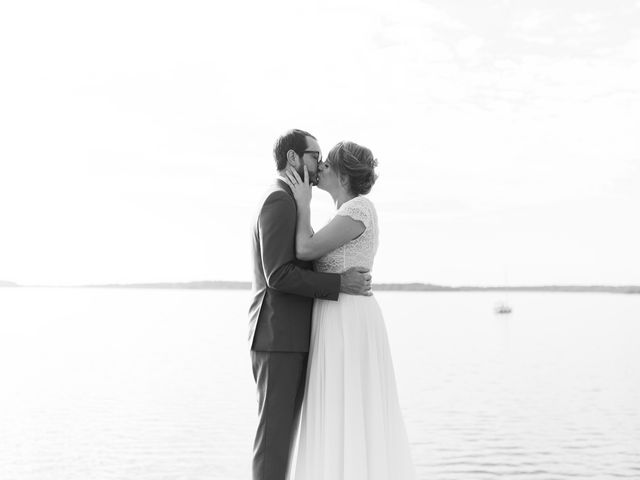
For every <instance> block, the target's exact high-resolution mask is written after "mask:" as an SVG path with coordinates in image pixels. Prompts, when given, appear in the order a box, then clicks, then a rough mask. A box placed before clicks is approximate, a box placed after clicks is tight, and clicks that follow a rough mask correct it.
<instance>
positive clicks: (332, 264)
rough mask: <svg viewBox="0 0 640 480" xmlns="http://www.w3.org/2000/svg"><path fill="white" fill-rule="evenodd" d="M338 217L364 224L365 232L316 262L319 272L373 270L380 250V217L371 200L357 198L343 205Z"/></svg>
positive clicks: (337, 213) (361, 197)
mask: <svg viewBox="0 0 640 480" xmlns="http://www.w3.org/2000/svg"><path fill="white" fill-rule="evenodd" d="M336 215H345V216H348V217H351V218H353V219H354V220H358V221H361V222H362V223H363V224H364V227H365V229H364V232H362V234H361V235H360V236H359V237H358V238H355V239H353V240H351V241H350V242H347V243H345V244H344V245H342V246H340V247H338V248H336V249H335V250H333V251H331V252H329V253H327V254H326V255H324V256H322V257H320V258H319V259H317V260H316V261H315V262H314V266H315V270H316V271H318V272H329V273H342V272H344V271H345V270H348V269H349V268H351V267H365V268H368V269H369V270H371V269H372V268H373V259H374V257H375V255H376V251H377V250H378V216H377V214H376V210H375V207H374V206H373V203H372V202H371V200H369V199H368V198H366V197H363V196H357V197H355V198H352V199H351V200H348V201H346V202H344V203H343V204H342V206H341V207H340V208H339V209H338V211H337V212H336Z"/></svg>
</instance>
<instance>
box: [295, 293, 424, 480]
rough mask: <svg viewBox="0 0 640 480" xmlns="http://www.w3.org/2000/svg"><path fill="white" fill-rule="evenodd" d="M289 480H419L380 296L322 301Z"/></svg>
mask: <svg viewBox="0 0 640 480" xmlns="http://www.w3.org/2000/svg"><path fill="white" fill-rule="evenodd" d="M289 479H294V480H405V479H407V480H414V479H415V469H414V466H413V463H412V461H411V455H410V451H409V442H408V439H407V433H406V430H405V426H404V421H403V419H402V414H401V412H400V405H399V402H398V393H397V390H396V380H395V374H394V371H393V364H392V360H391V352H390V350H389V340H388V338H387V331H386V327H385V324H384V319H383V318H382V312H381V311H380V307H379V306H378V302H377V301H376V299H375V297H374V296H370V297H364V296H356V295H345V294H340V298H339V300H338V301H337V302H333V301H329V300H316V301H315V303H314V308H313V323H312V330H311V345H310V349H309V365H308V369H307V380H306V390H305V397H304V400H303V404H302V413H301V419H300V427H299V435H298V439H297V444H296V447H295V448H294V450H293V453H292V460H291V466H290V469H289Z"/></svg>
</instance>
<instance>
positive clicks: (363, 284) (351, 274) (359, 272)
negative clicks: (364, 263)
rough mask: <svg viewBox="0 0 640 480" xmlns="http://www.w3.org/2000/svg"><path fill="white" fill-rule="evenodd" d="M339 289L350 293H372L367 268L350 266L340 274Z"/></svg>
mask: <svg viewBox="0 0 640 480" xmlns="http://www.w3.org/2000/svg"><path fill="white" fill-rule="evenodd" d="M340 291H341V292H342V293H348V294H350V295H366V296H369V295H373V293H371V274H370V273H369V269H367V268H362V267H352V268H350V269H349V270H347V271H346V272H344V273H341V274H340Z"/></svg>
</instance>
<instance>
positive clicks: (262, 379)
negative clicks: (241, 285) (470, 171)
mask: <svg viewBox="0 0 640 480" xmlns="http://www.w3.org/2000/svg"><path fill="white" fill-rule="evenodd" d="M273 156H274V158H275V161H276V166H277V170H278V177H279V178H277V179H276V180H275V182H274V183H273V185H272V186H271V187H270V188H269V189H268V191H267V193H266V195H265V196H264V198H263V201H262V203H261V205H260V210H259V212H258V215H257V218H256V220H255V222H254V224H253V226H252V241H253V301H252V303H251V307H250V309H249V344H250V346H251V361H252V366H253V377H254V378H255V381H256V385H257V387H258V415H259V421H258V429H257V431H256V438H255V442H254V448H253V479H254V480H285V477H286V474H287V466H288V461H289V454H290V450H291V447H292V445H293V440H294V437H295V433H296V428H297V423H298V418H299V414H300V406H301V405H302V397H303V394H304V387H305V380H306V373H307V357H308V352H309V337H310V331H311V310H312V308H313V299H314V298H323V299H327V300H337V299H338V294H339V293H340V292H343V293H349V294H352V295H365V294H367V293H368V292H369V290H370V288H371V275H369V273H368V270H367V269H364V268H351V269H349V270H347V271H346V272H344V273H342V274H336V273H319V272H314V271H313V270H312V265H311V262H304V261H300V260H297V259H296V255H295V251H296V249H295V236H296V216H297V213H296V202H295V200H294V198H293V195H292V193H291V190H290V189H289V186H288V185H287V184H286V183H285V181H284V180H283V176H284V171H285V170H286V168H287V167H288V166H290V167H293V168H295V169H296V170H297V171H298V173H299V174H300V176H301V177H304V174H303V167H304V165H306V166H307V170H308V172H309V178H310V181H311V183H312V184H313V185H315V184H316V177H317V171H318V164H319V163H320V161H321V158H322V153H321V151H320V146H319V145H318V142H317V141H316V138H315V137H314V136H313V135H311V134H310V133H307V132H304V131H302V130H290V131H288V132H286V133H285V134H284V135H282V136H281V137H280V138H278V140H277V141H276V143H275V147H274V150H273Z"/></svg>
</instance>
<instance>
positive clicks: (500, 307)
mask: <svg viewBox="0 0 640 480" xmlns="http://www.w3.org/2000/svg"><path fill="white" fill-rule="evenodd" d="M493 311H494V312H496V313H497V314H505V313H511V307H510V306H509V304H507V303H506V302H501V303H498V304H497V305H496V306H495V307H494V309H493Z"/></svg>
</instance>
